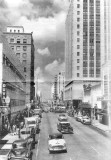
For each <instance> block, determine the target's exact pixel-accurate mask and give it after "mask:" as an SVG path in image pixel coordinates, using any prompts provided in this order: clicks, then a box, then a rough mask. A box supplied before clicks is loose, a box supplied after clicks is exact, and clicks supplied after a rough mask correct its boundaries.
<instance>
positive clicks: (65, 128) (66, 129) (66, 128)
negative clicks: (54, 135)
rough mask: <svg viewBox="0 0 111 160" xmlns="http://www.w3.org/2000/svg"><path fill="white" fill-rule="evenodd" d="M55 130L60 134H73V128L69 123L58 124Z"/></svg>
mask: <svg viewBox="0 0 111 160" xmlns="http://www.w3.org/2000/svg"><path fill="white" fill-rule="evenodd" d="M57 129H58V131H60V132H61V133H73V127H72V126H71V125H70V122H68V121H67V122H65V121H62V122H58V124H57Z"/></svg>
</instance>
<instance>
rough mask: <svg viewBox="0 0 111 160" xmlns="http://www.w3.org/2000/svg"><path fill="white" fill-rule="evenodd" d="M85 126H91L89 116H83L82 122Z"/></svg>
mask: <svg viewBox="0 0 111 160" xmlns="http://www.w3.org/2000/svg"><path fill="white" fill-rule="evenodd" d="M81 122H82V123H83V124H91V118H90V117H88V116H83V117H82V121H81Z"/></svg>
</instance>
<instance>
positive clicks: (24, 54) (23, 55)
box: [16, 53, 27, 58]
mask: <svg viewBox="0 0 111 160" xmlns="http://www.w3.org/2000/svg"><path fill="white" fill-rule="evenodd" d="M16 56H17V57H18V58H20V53H16ZM22 57H23V58H26V57H27V53H22Z"/></svg>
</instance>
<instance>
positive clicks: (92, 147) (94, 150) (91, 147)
mask: <svg viewBox="0 0 111 160" xmlns="http://www.w3.org/2000/svg"><path fill="white" fill-rule="evenodd" d="M91 149H93V150H94V151H95V152H96V153H97V154H98V155H101V154H100V153H99V152H98V151H97V150H96V148H94V147H93V146H91Z"/></svg>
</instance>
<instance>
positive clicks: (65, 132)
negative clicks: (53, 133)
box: [61, 130, 73, 133]
mask: <svg viewBox="0 0 111 160" xmlns="http://www.w3.org/2000/svg"><path fill="white" fill-rule="evenodd" d="M61 133H73V131H72V130H71V131H70V130H69V131H61Z"/></svg>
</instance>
